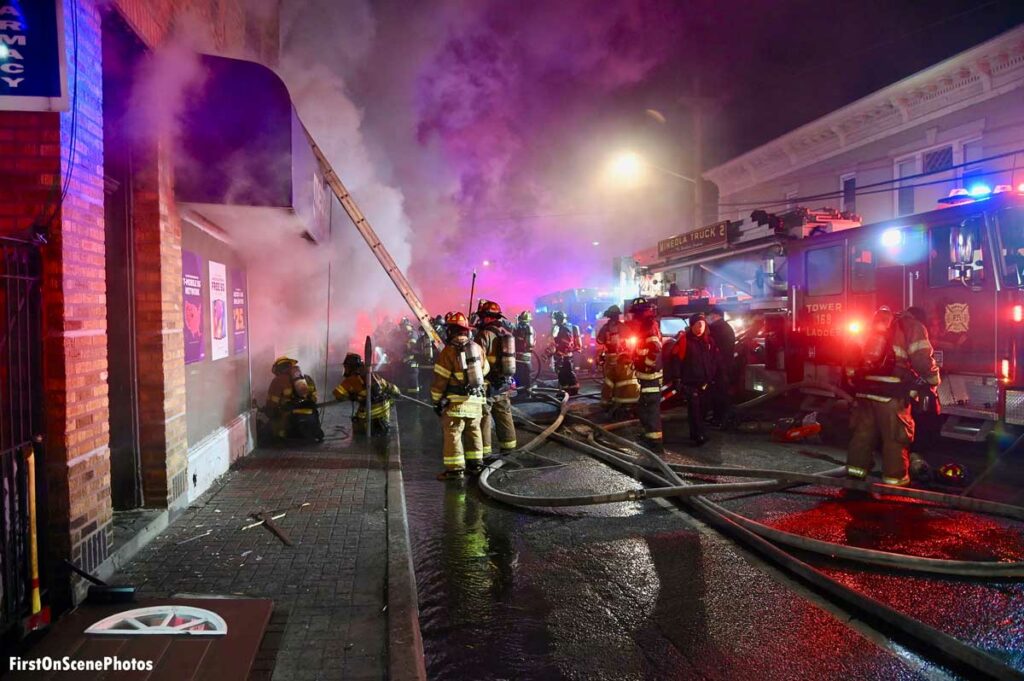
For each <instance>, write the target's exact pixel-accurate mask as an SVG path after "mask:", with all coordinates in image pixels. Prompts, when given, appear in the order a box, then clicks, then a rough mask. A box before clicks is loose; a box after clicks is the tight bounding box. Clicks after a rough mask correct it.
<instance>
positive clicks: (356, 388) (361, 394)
mask: <svg viewBox="0 0 1024 681" xmlns="http://www.w3.org/2000/svg"><path fill="white" fill-rule="evenodd" d="M341 365H342V366H343V367H344V368H345V374H344V376H342V379H341V383H339V384H338V387H337V388H335V389H334V399H336V400H338V401H339V402H344V401H350V402H355V403H356V413H355V414H353V416H352V428H353V434H354V435H360V434H363V433H366V363H365V362H363V358H362V357H360V356H359V355H357V354H356V353H354V352H350V353H348V354H347V355H345V361H344V362H342V363H341ZM398 394H399V390H398V387H397V386H395V385H394V384H393V383H390V382H388V381H387V380H385V379H383V378H381V377H380V376H378V375H377V374H374V375H373V388H372V389H371V390H370V419H371V422H370V432H371V434H373V435H385V434H387V432H388V430H389V429H390V428H391V404H392V398H393V397H396V396H397V395H398Z"/></svg>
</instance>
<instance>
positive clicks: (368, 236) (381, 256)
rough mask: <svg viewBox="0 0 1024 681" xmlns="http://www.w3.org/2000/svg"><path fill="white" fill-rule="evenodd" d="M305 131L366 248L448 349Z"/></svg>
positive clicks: (434, 339) (431, 333)
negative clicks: (371, 252)
mask: <svg viewBox="0 0 1024 681" xmlns="http://www.w3.org/2000/svg"><path fill="white" fill-rule="evenodd" d="M303 130H304V131H305V133H306V138H307V139H308V140H309V146H310V147H311V148H312V149H313V155H314V156H316V160H317V162H318V163H319V164H320V169H321V170H322V171H323V173H324V179H325V180H326V181H327V186H329V187H330V188H331V191H332V192H334V195H335V196H336V197H338V202H339V203H340V204H341V207H342V208H344V209H345V212H346V213H347V214H348V217H349V219H350V220H352V224H353V225H355V228H356V230H357V231H358V232H359V234H361V235H362V237H363V239H364V240H365V241H366V245H367V246H369V247H370V250H371V251H373V254H374V255H375V256H377V260H378V261H379V262H380V264H381V266H382V267H383V268H384V271H385V272H387V275H388V276H389V277H390V278H391V281H392V282H393V283H394V285H395V288H397V289H398V292H399V293H400V294H401V295H402V298H404V299H405V302H406V304H407V305H408V306H409V309H410V310H412V313H413V314H414V315H416V319H418V320H419V321H420V326H422V327H423V330H424V331H426V332H427V334H428V335H429V336H430V340H431V342H433V344H434V347H435V348H436V349H437V351H438V352H441V350H443V349H444V343H443V342H442V341H441V337H440V336H439V335H438V334H437V331H436V330H434V326H433V325H432V324H431V323H430V315H429V314H428V313H427V309H426V308H425V307H423V303H422V302H421V301H420V298H419V296H417V295H416V291H414V290H413V288H412V285H411V284H410V283H409V280H408V279H406V278H405V274H403V273H402V270H401V269H399V267H398V265H397V264H396V263H395V260H394V258H392V257H391V254H390V253H388V249H387V248H385V247H384V244H383V243H381V240H380V237H378V236H377V232H375V231H374V230H373V227H371V226H370V221H369V220H367V219H366V216H365V215H363V211H361V210H360V209H359V206H358V205H357V204H356V201H355V199H354V198H352V194H351V193H349V191H348V189H347V188H346V187H345V185H344V183H343V182H342V181H341V178H340V177H338V174H337V173H336V172H334V167H333V166H331V162H330V161H328V160H327V157H326V156H325V155H324V152H323V150H322V149H321V148H320V147H319V145H317V143H316V140H314V139H313V136H312V135H311V134H310V133H309V130H307V129H306V128H305V126H303Z"/></svg>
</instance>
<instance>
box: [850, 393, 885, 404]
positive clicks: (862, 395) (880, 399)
mask: <svg viewBox="0 0 1024 681" xmlns="http://www.w3.org/2000/svg"><path fill="white" fill-rule="evenodd" d="M855 397H860V398H863V399H865V400H871V401H872V402H891V401H892V398H891V397H883V396H881V395H868V394H867V393H857V394H856V395H855Z"/></svg>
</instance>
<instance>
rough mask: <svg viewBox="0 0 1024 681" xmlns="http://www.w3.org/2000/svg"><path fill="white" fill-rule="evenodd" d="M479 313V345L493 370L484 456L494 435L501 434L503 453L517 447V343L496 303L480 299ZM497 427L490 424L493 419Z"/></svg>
mask: <svg viewBox="0 0 1024 681" xmlns="http://www.w3.org/2000/svg"><path fill="white" fill-rule="evenodd" d="M476 313H477V319H478V321H477V332H476V342H477V343H479V344H480V347H481V348H483V350H484V356H485V357H487V364H488V365H489V366H490V371H489V372H488V373H487V374H485V378H486V380H487V401H486V402H485V403H484V408H483V418H482V420H481V421H480V429H481V433H482V435H483V441H484V456H487V455H489V454H491V453H492V452H493V450H494V447H493V445H492V444H491V443H492V440H493V437H492V434H493V433H495V432H496V433H497V435H498V446H499V447H500V448H501V451H503V452H510V451H512V450H513V449H515V448H516V447H517V443H516V426H515V423H513V421H512V400H511V397H512V396H513V395H515V392H516V384H515V375H516V340H515V338H514V337H513V336H512V333H511V332H510V331H509V330H508V329H506V328H505V327H504V325H502V323H501V321H502V320H503V319H504V318H505V315H504V314H502V312H501V306H500V305H498V303H496V302H494V301H493V300H481V301H480V305H479V307H477V310H476ZM492 416H493V417H494V425H493V427H492V425H491V417H492Z"/></svg>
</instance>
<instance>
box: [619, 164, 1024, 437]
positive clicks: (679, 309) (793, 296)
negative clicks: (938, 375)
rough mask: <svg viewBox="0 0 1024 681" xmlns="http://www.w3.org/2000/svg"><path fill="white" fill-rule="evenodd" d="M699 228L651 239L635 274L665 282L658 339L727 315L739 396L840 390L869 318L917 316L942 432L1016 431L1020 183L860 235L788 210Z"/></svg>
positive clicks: (1023, 221)
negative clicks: (641, 269) (794, 387)
mask: <svg viewBox="0 0 1024 681" xmlns="http://www.w3.org/2000/svg"><path fill="white" fill-rule="evenodd" d="M711 227H712V228H713V229H711V230H709V229H708V228H705V230H704V232H703V233H702V234H698V235H695V236H688V235H680V236H678V237H673V239H672V240H665V241H663V242H661V243H660V244H659V249H658V250H659V256H660V257H658V258H656V259H654V260H652V263H648V264H647V265H646V267H647V268H648V269H652V270H657V271H663V272H666V273H670V271H671V273H670V274H667V276H668V278H670V279H671V278H674V279H675V281H676V287H675V288H676V291H674V292H676V293H678V295H673V296H662V297H659V298H658V301H659V309H660V311H661V312H662V315H663V317H664V318H665V320H666V323H665V324H663V333H674V332H675V330H676V329H677V328H678V327H679V325H680V324H681V321H680V320H682V319H684V318H685V317H686V316H687V315H688V314H691V313H692V312H694V311H705V310H707V308H708V307H710V306H713V305H717V306H719V307H721V308H722V309H723V310H725V311H726V314H727V317H728V318H729V320H730V322H731V323H732V324H733V325H734V328H735V329H736V330H737V336H738V338H739V341H740V347H741V348H743V352H744V355H745V358H746V360H747V366H746V373H745V383H746V388H747V389H749V390H753V391H764V390H770V389H773V388H778V387H780V386H781V385H783V384H786V383H795V382H800V381H808V380H810V381H816V382H821V383H828V384H832V385H840V384H841V382H842V377H843V375H844V373H845V369H846V365H847V363H849V362H852V361H853V358H856V357H858V356H859V354H860V349H861V346H862V344H863V340H864V335H865V334H866V333H867V331H868V328H869V325H870V321H871V319H872V316H873V314H874V312H875V311H876V310H877V309H878V308H879V307H880V306H882V305H887V306H889V307H890V308H891V309H893V310H894V311H901V310H904V309H906V308H908V307H911V306H917V307H920V308H922V309H923V310H924V311H925V313H926V315H927V317H928V326H929V335H930V337H931V341H932V344H933V345H934V347H935V355H936V361H937V362H938V364H939V366H940V368H941V371H942V385H941V387H940V390H939V401H940V404H941V405H942V411H943V414H944V418H943V426H942V435H943V436H945V437H949V438H953V439H958V440H966V441H974V442H980V441H983V440H985V439H986V437H987V436H988V434H989V433H990V432H992V430H993V428H994V427H995V426H996V425H997V424H1005V425H1010V426H1024V184H1022V185H1020V186H1018V187H1016V188H1013V187H1009V186H1000V187H996V188H995V189H990V188H989V187H987V186H984V185H977V186H974V187H972V188H971V189H970V190H969V191H968V190H964V189H956V190H953V192H952V193H951V195H950V197H948V198H947V199H945V200H944V201H943V205H942V206H941V207H939V208H937V209H935V210H932V211H930V212H926V213H919V214H915V215H907V216H903V217H900V218H896V219H892V220H887V221H884V222H879V223H875V224H868V225H861V224H860V222H859V220H858V219H857V218H856V216H851V215H841V214H839V213H837V212H836V211H831V210H827V209H826V210H821V211H809V210H806V209H796V210H793V211H789V212H787V213H782V214H779V215H772V214H769V213H767V212H765V211H755V212H754V213H753V214H752V216H751V220H750V222H749V223H748V222H747V221H742V222H739V223H737V222H725V223H717V224H716V225H713V226H711ZM680 243H681V244H682V248H683V249H684V252H683V253H682V255H679V256H677V257H673V253H672V249H673V248H677V249H678V248H680ZM686 248H689V250H688V251H687V250H686ZM638 259H642V254H639V255H638ZM666 327H667V328H666Z"/></svg>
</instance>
